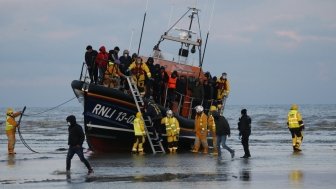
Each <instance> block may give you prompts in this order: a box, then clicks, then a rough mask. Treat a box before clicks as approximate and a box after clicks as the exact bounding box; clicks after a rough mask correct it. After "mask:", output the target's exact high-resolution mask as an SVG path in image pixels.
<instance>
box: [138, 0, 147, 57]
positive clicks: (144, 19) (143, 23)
mask: <svg viewBox="0 0 336 189" xmlns="http://www.w3.org/2000/svg"><path fill="white" fill-rule="evenodd" d="M147 7H148V0H147V3H146V9H145V14H144V18H143V22H142V28H141V35H140V41H139V47H138V55H139V54H140V46H141V41H142V34H143V30H144V27H145V21H146V15H147Z"/></svg>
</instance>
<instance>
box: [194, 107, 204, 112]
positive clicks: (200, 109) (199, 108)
mask: <svg viewBox="0 0 336 189" xmlns="http://www.w3.org/2000/svg"><path fill="white" fill-rule="evenodd" d="M195 109H196V113H201V112H203V110H204V108H203V106H201V105H198V106H196V107H195Z"/></svg>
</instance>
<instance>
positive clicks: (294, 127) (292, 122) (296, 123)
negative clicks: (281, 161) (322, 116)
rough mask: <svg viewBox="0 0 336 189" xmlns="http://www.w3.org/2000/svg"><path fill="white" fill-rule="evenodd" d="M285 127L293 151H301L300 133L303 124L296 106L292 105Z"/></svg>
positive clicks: (301, 136)
mask: <svg viewBox="0 0 336 189" xmlns="http://www.w3.org/2000/svg"><path fill="white" fill-rule="evenodd" d="M287 126H288V129H289V131H290V132H291V135H292V144H293V151H294V152H299V151H301V149H300V146H301V144H302V139H303V135H302V131H303V130H304V124H303V121H302V116H301V114H300V112H299V108H298V105H296V104H292V106H291V108H290V110H289V112H288V115H287Z"/></svg>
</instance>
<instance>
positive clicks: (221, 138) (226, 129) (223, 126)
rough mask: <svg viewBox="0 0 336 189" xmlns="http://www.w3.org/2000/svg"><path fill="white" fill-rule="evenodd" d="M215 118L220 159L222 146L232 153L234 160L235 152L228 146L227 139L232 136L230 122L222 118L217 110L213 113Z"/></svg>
mask: <svg viewBox="0 0 336 189" xmlns="http://www.w3.org/2000/svg"><path fill="white" fill-rule="evenodd" d="M211 114H212V116H213V117H214V122H215V125H216V131H215V132H216V135H217V149H218V158H221V156H222V151H221V148H220V147H221V145H222V146H223V148H224V149H226V150H227V151H229V152H230V154H231V158H234V155H235V151H234V150H232V149H231V148H230V147H228V146H227V145H226V139H227V138H228V137H230V136H231V130H230V125H229V122H228V121H227V120H226V118H225V117H224V116H221V115H220V114H219V112H218V110H217V109H215V110H213V111H212V112H211Z"/></svg>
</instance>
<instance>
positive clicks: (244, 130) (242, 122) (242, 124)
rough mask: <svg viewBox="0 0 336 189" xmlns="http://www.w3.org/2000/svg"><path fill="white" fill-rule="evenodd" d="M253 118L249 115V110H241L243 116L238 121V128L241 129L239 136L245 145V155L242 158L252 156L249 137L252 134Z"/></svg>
mask: <svg viewBox="0 0 336 189" xmlns="http://www.w3.org/2000/svg"><path fill="white" fill-rule="evenodd" d="M251 122H252V121H251V118H250V116H248V115H247V110H246V109H242V110H241V117H240V118H239V122H238V130H239V138H240V137H241V143H242V145H243V147H244V152H245V154H244V156H242V157H241V158H249V157H251V154H250V150H249V137H250V134H251Z"/></svg>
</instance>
